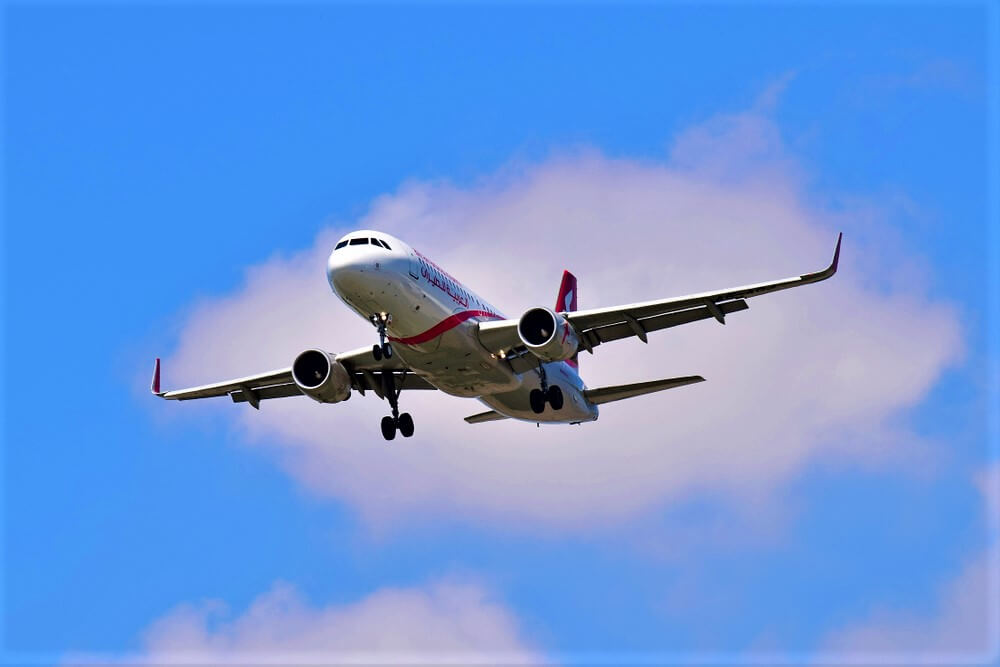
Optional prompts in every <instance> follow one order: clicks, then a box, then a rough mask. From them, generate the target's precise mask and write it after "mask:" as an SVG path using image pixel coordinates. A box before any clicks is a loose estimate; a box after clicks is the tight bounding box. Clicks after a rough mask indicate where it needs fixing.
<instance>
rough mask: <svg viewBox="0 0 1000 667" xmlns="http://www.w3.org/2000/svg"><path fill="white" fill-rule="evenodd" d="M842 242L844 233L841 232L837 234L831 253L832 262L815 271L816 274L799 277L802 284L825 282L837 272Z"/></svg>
mask: <svg viewBox="0 0 1000 667" xmlns="http://www.w3.org/2000/svg"><path fill="white" fill-rule="evenodd" d="M843 240H844V233H843V232H841V233H839V234H837V247H836V248H835V249H834V251H833V261H832V262H830V266H828V267H826V268H825V269H823V270H822V271H817V272H816V273H806V274H804V275H802V276H800V278H801V280H802V282H804V283H818V282H819V281H821V280H826V279H827V278H829V277H830V276H832V275H833V274H835V273H836V272H837V265H838V264H840V242H841V241H843Z"/></svg>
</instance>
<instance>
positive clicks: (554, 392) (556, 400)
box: [548, 385, 563, 410]
mask: <svg viewBox="0 0 1000 667" xmlns="http://www.w3.org/2000/svg"><path fill="white" fill-rule="evenodd" d="M548 399H549V405H551V406H552V409H553V410H562V406H563V393H562V389H560V388H559V387H557V386H556V385H552V386H551V387H549V395H548Z"/></svg>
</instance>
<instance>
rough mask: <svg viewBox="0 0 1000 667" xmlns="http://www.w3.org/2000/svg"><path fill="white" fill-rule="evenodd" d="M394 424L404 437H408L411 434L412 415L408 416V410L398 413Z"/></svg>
mask: <svg viewBox="0 0 1000 667" xmlns="http://www.w3.org/2000/svg"><path fill="white" fill-rule="evenodd" d="M396 425H397V426H399V433H400V435H402V436H403V437H404V438H409V437H410V436H411V435H413V417H411V416H410V413H409V412H404V413H403V414H401V415H399V419H398V420H397V422H396Z"/></svg>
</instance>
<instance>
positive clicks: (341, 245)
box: [334, 239, 347, 250]
mask: <svg viewBox="0 0 1000 667" xmlns="http://www.w3.org/2000/svg"><path fill="white" fill-rule="evenodd" d="M345 245H347V240H346V239H345V240H343V241H341V242H340V243H338V244H337V247H336V248H334V250H340V249H341V248H343V247H344V246H345Z"/></svg>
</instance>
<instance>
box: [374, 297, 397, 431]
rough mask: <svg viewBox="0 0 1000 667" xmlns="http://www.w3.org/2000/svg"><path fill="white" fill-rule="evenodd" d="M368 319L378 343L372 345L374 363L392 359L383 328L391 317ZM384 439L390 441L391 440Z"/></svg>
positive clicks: (380, 314) (382, 316) (387, 315)
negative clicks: (374, 329)
mask: <svg viewBox="0 0 1000 667" xmlns="http://www.w3.org/2000/svg"><path fill="white" fill-rule="evenodd" d="M368 319H370V320H371V323H372V324H374V325H375V327H376V328H378V340H379V343H378V345H372V356H373V357H375V361H382V359H383V358H385V359H392V345H390V344H389V343H387V342H386V340H385V328H386V326H388V325H389V324H390V323H391V322H392V315H391V314H390V313H377V314H375V315H372V316H371V317H370V318H368ZM383 432H384V430H383ZM386 439H387V440H391V439H392V438H386Z"/></svg>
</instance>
